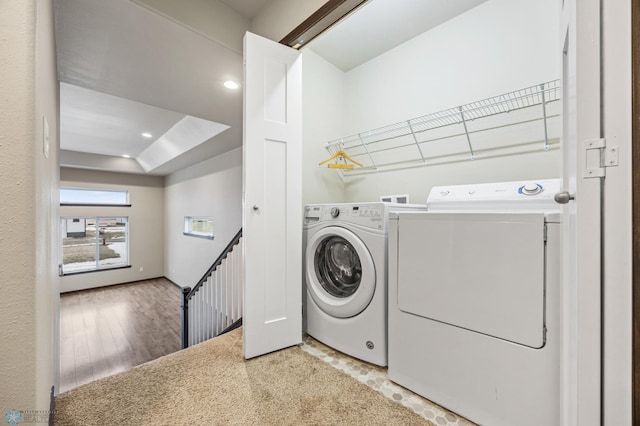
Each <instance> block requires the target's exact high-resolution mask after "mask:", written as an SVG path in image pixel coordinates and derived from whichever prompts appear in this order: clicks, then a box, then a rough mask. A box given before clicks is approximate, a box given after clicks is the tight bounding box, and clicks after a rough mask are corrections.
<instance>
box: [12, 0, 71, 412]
mask: <svg viewBox="0 0 640 426" xmlns="http://www.w3.org/2000/svg"><path fill="white" fill-rule="evenodd" d="M35 3H36V4H37V10H36V46H35V47H36V62H35V69H36V74H35V78H36V86H35V89H36V90H35V117H34V123H33V126H34V127H35V135H34V139H33V145H32V147H31V149H32V152H33V165H32V166H31V167H32V169H33V173H35V182H34V183H35V187H34V197H35V218H34V219H35V230H36V233H35V235H34V237H35V241H34V244H35V255H36V258H35V264H34V265H33V267H35V275H36V280H35V294H34V297H35V307H36V309H35V324H34V325H35V333H36V334H35V341H36V401H35V404H36V405H35V407H37V409H38V410H43V409H45V410H46V409H48V407H49V399H50V389H51V386H52V385H53V384H54V383H57V382H58V380H57V372H58V365H59V360H58V357H59V350H58V346H59V332H58V330H59V327H58V324H59V316H60V315H59V301H60V296H59V294H60V280H59V277H58V262H57V253H58V246H57V238H58V221H57V217H58V205H59V201H58V199H59V195H58V194H59V190H58V174H59V172H58V170H59V167H58V151H59V149H58V146H59V144H58V109H59V105H60V97H59V90H58V86H59V85H58V78H57V75H56V55H55V39H54V31H53V1H52V0H36V1H35ZM45 118H46V121H47V123H48V130H49V138H48V140H49V149H48V152H47V153H46V154H45V150H44V119H45ZM23 409H25V410H28V409H29V408H28V407H25V408H23ZM1 414H2V412H0V415H1Z"/></svg>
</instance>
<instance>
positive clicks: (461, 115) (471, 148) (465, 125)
mask: <svg viewBox="0 0 640 426" xmlns="http://www.w3.org/2000/svg"><path fill="white" fill-rule="evenodd" d="M458 111H460V119H461V120H462V125H463V126H464V134H465V135H466V136H467V144H469V152H470V153H471V159H472V160H473V159H474V155H473V147H472V146H471V138H470V137H469V130H468V129H467V121H466V120H465V119H464V112H463V111H462V107H461V106H460V107H458Z"/></svg>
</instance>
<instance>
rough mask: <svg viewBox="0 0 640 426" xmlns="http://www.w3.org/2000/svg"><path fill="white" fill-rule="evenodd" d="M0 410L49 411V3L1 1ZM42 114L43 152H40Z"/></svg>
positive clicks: (53, 298)
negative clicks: (45, 124) (45, 146)
mask: <svg viewBox="0 0 640 426" xmlns="http://www.w3.org/2000/svg"><path fill="white" fill-rule="evenodd" d="M0 69H2V79H0V93H2V103H1V104H0V128H1V129H2V132H1V134H0V182H1V183H0V185H1V186H0V193H1V194H2V200H3V202H2V203H0V235H1V237H0V276H2V279H1V280H0V290H1V292H2V309H0V323H2V327H0V339H1V340H2V342H3V343H2V345H0V359H1V360H2V363H0V395H1V396H2V398H0V412H1V413H3V414H2V415H4V413H6V412H7V411H8V410H9V409H18V410H48V409H49V393H50V390H51V386H53V385H54V383H55V381H56V371H57V365H58V356H57V351H56V342H57V340H58V336H57V334H56V333H57V325H56V319H57V315H58V313H57V309H58V285H59V284H58V278H57V274H56V273H57V270H56V265H55V262H54V260H53V256H51V253H52V251H53V250H54V249H53V244H52V241H53V240H54V239H55V235H56V230H57V228H56V225H55V224H56V221H55V219H53V218H54V217H55V216H56V215H57V178H58V177H57V176H58V175H57V161H58V157H57V155H58V154H57V152H58V138H57V133H58V129H57V125H56V122H57V117H58V91H57V81H56V73H55V50H54V46H53V12H52V2H51V1H50V0H41V1H37V2H35V1H11V2H6V1H3V2H0ZM43 117H46V118H47V121H48V123H49V155H48V157H45V155H44V152H43V128H44V127H43Z"/></svg>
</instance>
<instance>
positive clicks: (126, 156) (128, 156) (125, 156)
mask: <svg viewBox="0 0 640 426" xmlns="http://www.w3.org/2000/svg"><path fill="white" fill-rule="evenodd" d="M122 156H123V157H124V158H131V156H130V155H129V154H122Z"/></svg>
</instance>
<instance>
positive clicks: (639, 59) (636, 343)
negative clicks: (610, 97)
mask: <svg viewBox="0 0 640 426" xmlns="http://www.w3.org/2000/svg"><path fill="white" fill-rule="evenodd" d="M631 73H632V77H631V82H632V83H631V84H632V88H631V108H632V114H631V117H632V120H631V121H632V123H631V135H632V136H631V137H632V142H631V149H632V164H633V165H632V202H633V248H632V250H633V266H632V268H633V272H632V273H633V279H632V285H633V308H632V309H633V314H632V315H633V320H632V322H633V337H632V338H633V361H632V363H633V377H632V380H633V388H632V403H633V424H637V423H638V422H640V196H639V194H640V146H639V145H638V139H639V138H640V0H632V2H631Z"/></svg>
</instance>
